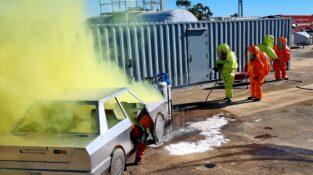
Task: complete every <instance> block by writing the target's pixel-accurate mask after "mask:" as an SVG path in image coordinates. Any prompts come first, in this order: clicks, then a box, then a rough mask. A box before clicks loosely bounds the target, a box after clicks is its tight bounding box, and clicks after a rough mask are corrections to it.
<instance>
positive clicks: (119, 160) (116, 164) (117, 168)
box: [110, 148, 126, 175]
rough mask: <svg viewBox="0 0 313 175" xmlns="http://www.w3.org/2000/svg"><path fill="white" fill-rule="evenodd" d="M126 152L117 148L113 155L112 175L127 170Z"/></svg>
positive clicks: (120, 174)
mask: <svg viewBox="0 0 313 175" xmlns="http://www.w3.org/2000/svg"><path fill="white" fill-rule="evenodd" d="M125 161H126V159H125V154H124V151H123V150H122V149H121V148H117V149H116V150H115V151H114V153H113V156H112V160H111V167H110V175H122V174H123V172H124V170H125Z"/></svg>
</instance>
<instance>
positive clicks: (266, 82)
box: [205, 80, 313, 103]
mask: <svg viewBox="0 0 313 175" xmlns="http://www.w3.org/2000/svg"><path fill="white" fill-rule="evenodd" d="M285 82H296V83H299V84H297V85H296V88H298V89H301V90H309V91H312V90H313V89H312V88H306V87H303V86H304V82H303V81H302V80H283V81H280V82H278V83H275V84H271V81H265V83H264V84H268V85H270V86H279V85H281V84H283V83H285ZM217 84H218V81H216V82H215V83H214V85H213V87H212V88H211V89H210V92H209V93H208V95H207V97H206V99H205V102H206V103H207V102H208V99H209V97H210V95H211V93H212V91H213V89H215V87H216V85H217ZM248 87H249V86H247V89H248ZM237 89H243V88H237ZM247 91H249V90H245V91H243V92H239V93H236V94H234V95H239V94H243V93H246V92H247ZM218 98H220V97H216V98H214V99H218Z"/></svg>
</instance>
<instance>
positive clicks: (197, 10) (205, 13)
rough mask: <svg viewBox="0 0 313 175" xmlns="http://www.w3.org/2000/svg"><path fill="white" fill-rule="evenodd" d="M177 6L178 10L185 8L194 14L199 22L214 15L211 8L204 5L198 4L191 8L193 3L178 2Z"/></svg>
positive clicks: (186, 1) (184, 0)
mask: <svg viewBox="0 0 313 175" xmlns="http://www.w3.org/2000/svg"><path fill="white" fill-rule="evenodd" d="M176 6H177V7H178V8H181V7H185V9H187V10H188V11H190V12H191V13H192V14H194V15H195V16H196V17H197V19H198V20H205V19H207V18H208V17H210V16H212V15H213V13H212V12H211V10H210V8H209V7H208V6H204V5H203V4H202V3H197V4H196V5H193V6H192V7H191V2H190V1H189V0H176Z"/></svg>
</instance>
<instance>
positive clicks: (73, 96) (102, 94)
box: [52, 88, 128, 102]
mask: <svg viewBox="0 0 313 175" xmlns="http://www.w3.org/2000/svg"><path fill="white" fill-rule="evenodd" d="M126 91H128V89H127V88H92V89H90V88H84V89H67V90H65V91H62V92H60V93H59V94H57V95H56V96H55V97H54V98H53V99H52V100H53V101H88V102H98V101H100V100H102V99H104V98H110V97H112V96H116V95H118V94H120V93H123V92H126Z"/></svg>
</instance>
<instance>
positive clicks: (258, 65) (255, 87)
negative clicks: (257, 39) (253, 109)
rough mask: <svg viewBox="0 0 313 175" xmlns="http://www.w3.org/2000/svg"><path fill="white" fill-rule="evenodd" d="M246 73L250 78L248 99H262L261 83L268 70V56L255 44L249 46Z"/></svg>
mask: <svg viewBox="0 0 313 175" xmlns="http://www.w3.org/2000/svg"><path fill="white" fill-rule="evenodd" d="M248 52H249V64H248V75H249V79H250V93H251V96H250V97H248V100H253V101H260V100H261V99H262V96H263V93H262V88H261V86H262V84H263V83H264V78H265V76H266V75H267V74H268V73H269V72H270V64H269V61H268V57H267V55H266V54H264V53H263V52H262V51H260V49H259V48H258V47H257V46H254V45H252V46H250V47H249V48H248Z"/></svg>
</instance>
